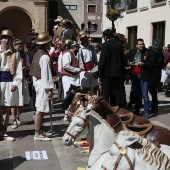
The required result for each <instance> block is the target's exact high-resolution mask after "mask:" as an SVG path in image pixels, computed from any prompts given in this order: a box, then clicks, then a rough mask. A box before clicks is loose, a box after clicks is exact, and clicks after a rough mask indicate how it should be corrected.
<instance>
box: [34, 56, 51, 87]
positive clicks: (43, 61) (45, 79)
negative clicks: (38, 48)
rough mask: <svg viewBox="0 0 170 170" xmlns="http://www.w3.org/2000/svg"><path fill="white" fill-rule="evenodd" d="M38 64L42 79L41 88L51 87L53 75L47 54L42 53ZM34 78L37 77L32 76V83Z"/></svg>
mask: <svg viewBox="0 0 170 170" xmlns="http://www.w3.org/2000/svg"><path fill="white" fill-rule="evenodd" d="M39 64H40V68H41V80H42V85H43V89H53V88H54V82H53V77H52V74H51V68H50V58H49V56H48V55H43V56H42V57H41V58H40V61H39ZM36 80H37V78H36V77H34V76H33V83H35V81H36Z"/></svg>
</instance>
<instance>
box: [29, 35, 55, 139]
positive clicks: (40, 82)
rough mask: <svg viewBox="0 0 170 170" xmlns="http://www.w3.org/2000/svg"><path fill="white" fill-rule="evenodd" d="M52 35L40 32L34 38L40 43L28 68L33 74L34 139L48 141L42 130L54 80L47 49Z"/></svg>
mask: <svg viewBox="0 0 170 170" xmlns="http://www.w3.org/2000/svg"><path fill="white" fill-rule="evenodd" d="M51 41H52V37H50V36H49V35H48V34H47V33H45V32H43V33H40V34H39V35H38V37H37V39H36V44H38V45H40V48H39V50H38V51H37V52H36V53H35V55H34V57H33V61H32V65H31V68H30V75H31V76H33V85H34V88H35V91H36V104H35V105H36V109H37V112H36V115H35V119H34V123H35V136H34V140H40V141H50V140H51V139H50V138H48V137H47V136H46V134H45V133H44V132H43V131H42V125H43V118H44V113H48V112H49V111H50V106H49V100H51V99H52V95H53V88H54V82H53V78H52V74H51V69H50V68H51V67H50V57H49V54H48V50H49V49H50V46H51Z"/></svg>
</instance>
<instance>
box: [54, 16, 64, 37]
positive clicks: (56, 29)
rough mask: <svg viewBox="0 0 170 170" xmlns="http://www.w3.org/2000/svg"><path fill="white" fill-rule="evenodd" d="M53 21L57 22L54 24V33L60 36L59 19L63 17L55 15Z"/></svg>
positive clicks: (61, 19) (60, 25) (61, 27)
mask: <svg viewBox="0 0 170 170" xmlns="http://www.w3.org/2000/svg"><path fill="white" fill-rule="evenodd" d="M54 21H55V22H56V23H57V25H55V26H54V35H55V36H59V37H60V38H61V32H62V31H63V26H62V24H61V21H63V18H62V17H61V16H57V19H56V20H54Z"/></svg>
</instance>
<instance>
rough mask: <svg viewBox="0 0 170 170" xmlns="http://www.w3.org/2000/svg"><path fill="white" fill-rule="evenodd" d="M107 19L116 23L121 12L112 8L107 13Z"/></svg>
mask: <svg viewBox="0 0 170 170" xmlns="http://www.w3.org/2000/svg"><path fill="white" fill-rule="evenodd" d="M106 17H107V18H108V19H109V20H111V21H115V20H117V18H119V17H120V12H119V11H118V10H117V9H112V8H111V9H109V10H108V11H107V13H106Z"/></svg>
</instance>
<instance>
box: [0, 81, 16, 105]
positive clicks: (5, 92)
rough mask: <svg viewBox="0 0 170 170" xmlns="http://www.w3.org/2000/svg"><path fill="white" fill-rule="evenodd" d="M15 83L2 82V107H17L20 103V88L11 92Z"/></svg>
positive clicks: (0, 94) (0, 96)
mask: <svg viewBox="0 0 170 170" xmlns="http://www.w3.org/2000/svg"><path fill="white" fill-rule="evenodd" d="M12 84H13V82H0V106H17V105H18V103H19V96H18V88H17V90H16V91H15V92H11V85H12Z"/></svg>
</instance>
